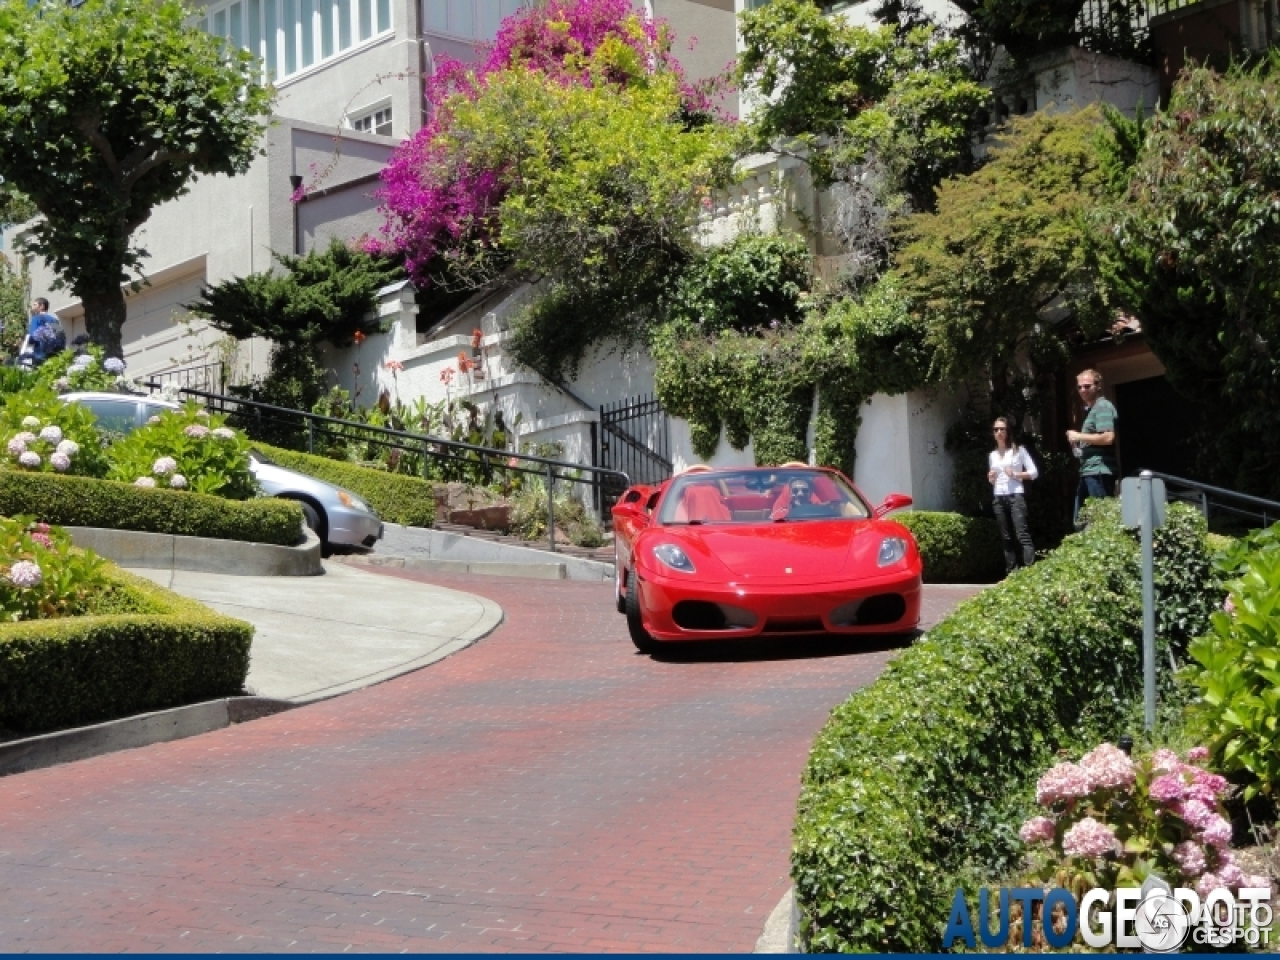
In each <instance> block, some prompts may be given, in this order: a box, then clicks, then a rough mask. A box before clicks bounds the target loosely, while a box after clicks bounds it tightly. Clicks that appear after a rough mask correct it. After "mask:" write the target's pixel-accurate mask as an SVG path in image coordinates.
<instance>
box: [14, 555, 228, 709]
mask: <svg viewBox="0 0 1280 960" xmlns="http://www.w3.org/2000/svg"><path fill="white" fill-rule="evenodd" d="M108 576H109V578H110V580H111V582H112V589H110V590H109V591H108V596H109V599H108V600H107V602H106V603H105V604H104V606H103V608H102V609H101V610H100V612H99V613H98V614H96V615H94V616H84V617H66V618H62V619H55V620H25V621H21V622H18V623H0V725H3V726H5V727H9V728H11V729H14V730H19V731H23V732H27V733H38V732H41V731H45V730H52V729H56V728H59V727H66V726H74V725H79V724H86V723H96V722H100V721H104V720H111V719H115V718H117V717H123V716H129V715H131V714H135V713H143V712H146V711H149V710H160V709H164V708H166V707H173V706H179V705H182V704H187V703H198V702H200V701H201V700H212V699H216V698H218V697H227V696H235V695H237V694H240V693H243V692H244V681H245V677H246V675H247V674H248V672H249V645H250V642H251V641H252V639H253V627H252V626H250V625H249V624H247V623H243V622H241V621H239V620H233V619H231V618H230V617H224V616H222V615H220V614H217V613H215V612H214V611H212V610H209V609H208V608H206V607H203V606H201V605H200V604H198V603H196V602H195V601H194V600H188V599H186V598H185V597H180V596H178V595H177V594H175V593H171V592H169V591H168V590H163V589H161V588H160V587H157V586H155V585H154V584H152V583H150V582H149V581H147V580H143V579H141V578H139V577H135V576H133V575H131V574H129V573H127V572H125V571H123V570H120V569H119V568H117V567H111V568H110V569H109V573H108Z"/></svg>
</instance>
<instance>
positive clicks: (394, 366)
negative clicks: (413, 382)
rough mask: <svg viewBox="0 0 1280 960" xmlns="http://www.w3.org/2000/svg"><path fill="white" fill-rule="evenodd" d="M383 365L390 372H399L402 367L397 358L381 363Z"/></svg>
mask: <svg viewBox="0 0 1280 960" xmlns="http://www.w3.org/2000/svg"><path fill="white" fill-rule="evenodd" d="M383 366H384V367H386V368H387V369H388V370H390V371H391V372H392V373H399V372H400V371H401V370H403V369H404V364H403V363H401V362H400V361H399V360H388V361H387V362H386V363H384V364H383Z"/></svg>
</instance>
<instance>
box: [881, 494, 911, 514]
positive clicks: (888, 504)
mask: <svg viewBox="0 0 1280 960" xmlns="http://www.w3.org/2000/svg"><path fill="white" fill-rule="evenodd" d="M909 506H911V497H909V496H908V495H907V494H905V493H891V494H889V495H888V496H887V497H885V498H884V503H882V504H880V506H878V507H876V516H877V517H883V516H884V515H885V514H886V513H892V512H893V511H894V510H901V509H902V508H903V507H909Z"/></svg>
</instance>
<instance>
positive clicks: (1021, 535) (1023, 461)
mask: <svg viewBox="0 0 1280 960" xmlns="http://www.w3.org/2000/svg"><path fill="white" fill-rule="evenodd" d="M991 432H992V433H993V434H994V435H995V438H996V448H995V449H994V450H992V451H991V453H990V455H989V456H988V457H987V480H988V481H989V482H990V483H991V486H992V487H993V488H994V493H995V499H994V500H993V502H992V508H993V509H994V510H995V513H996V523H998V524H999V525H1000V538H1001V539H1002V540H1003V541H1004V566H1005V572H1006V573H1012V572H1013V571H1014V570H1015V569H1016V568H1017V567H1020V566H1021V567H1029V566H1031V564H1033V563H1035V560H1036V548H1035V544H1033V543H1032V542H1031V530H1030V529H1029V528H1028V527H1027V501H1026V499H1025V497H1024V494H1025V492H1026V488H1025V487H1024V486H1023V485H1022V484H1023V481H1025V480H1034V479H1035V478H1036V477H1038V476H1039V475H1040V471H1039V470H1037V469H1036V465H1035V461H1034V460H1032V459H1031V456H1030V454H1028V453H1027V451H1026V448H1025V447H1020V446H1018V444H1016V443H1014V442H1013V438H1012V437H1011V436H1010V427H1009V420H1008V419H1007V418H1006V417H997V418H996V421H995V423H993V424H992V425H991Z"/></svg>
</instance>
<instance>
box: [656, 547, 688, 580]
mask: <svg viewBox="0 0 1280 960" xmlns="http://www.w3.org/2000/svg"><path fill="white" fill-rule="evenodd" d="M653 555H654V556H655V557H657V558H658V562H659V563H661V564H662V565H663V566H667V567H670V568H671V569H672V570H679V571H680V572H681V573H693V572H694V569H693V561H692V560H690V559H689V555H688V554H687V553H685V552H684V551H683V550H681V549H680V548H679V547H677V546H676V545H675V544H674V543H660V544H658V545H657V546H656V547H654V548H653Z"/></svg>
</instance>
